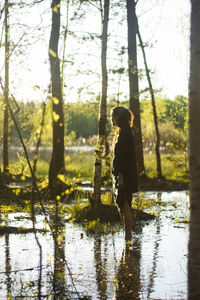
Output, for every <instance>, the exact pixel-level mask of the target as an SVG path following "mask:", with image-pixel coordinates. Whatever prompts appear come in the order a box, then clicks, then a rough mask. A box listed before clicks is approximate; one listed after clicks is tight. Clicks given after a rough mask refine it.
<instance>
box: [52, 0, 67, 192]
mask: <svg viewBox="0 0 200 300" xmlns="http://www.w3.org/2000/svg"><path fill="white" fill-rule="evenodd" d="M59 35H60V0H53V1H52V28H51V36H50V42H49V59H50V69H51V84H52V111H53V112H52V117H53V120H52V121H53V151H52V157H51V162H50V168H49V186H50V188H51V190H52V189H53V188H54V187H55V184H56V179H57V176H58V174H61V173H63V171H64V168H65V164H64V114H63V96H62V82H61V74H60V60H59V57H58V42H59Z"/></svg>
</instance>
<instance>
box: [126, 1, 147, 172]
mask: <svg viewBox="0 0 200 300" xmlns="http://www.w3.org/2000/svg"><path fill="white" fill-rule="evenodd" d="M126 7H127V23H128V73H129V93H130V95H129V105H130V110H131V111H132V112H133V114H134V131H135V139H136V157H137V165H138V173H139V175H145V167H144V157H143V146H142V130H141V120H140V103H139V87H138V68H137V44H136V34H137V17H136V12H135V7H136V2H135V0H126Z"/></svg>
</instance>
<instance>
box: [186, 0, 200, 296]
mask: <svg viewBox="0 0 200 300" xmlns="http://www.w3.org/2000/svg"><path fill="white" fill-rule="evenodd" d="M191 5H192V11H191V36H190V41H191V47H190V49H191V50H190V51H191V58H190V90H189V132H190V134H189V145H190V153H189V161H190V206H191V208H190V237H189V257H188V299H194V300H196V299H200V285H199V282H200V122H199V116H200V85H199V83H200V35H199V28H200V2H199V0H191Z"/></svg>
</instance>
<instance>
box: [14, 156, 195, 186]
mask: <svg viewBox="0 0 200 300" xmlns="http://www.w3.org/2000/svg"><path fill="white" fill-rule="evenodd" d="M144 164H145V170H146V175H147V176H148V177H150V178H155V177H156V176H157V174H156V156H155V154H154V153H153V154H149V153H146V152H144ZM161 165H162V175H163V176H164V177H165V178H166V179H173V180H182V181H187V182H188V180H189V179H188V161H186V157H185V154H184V153H181V152H179V153H175V154H163V153H162V154H161ZM48 171H49V161H47V160H42V159H40V160H39V161H38V163H37V173H36V174H37V177H38V178H40V179H44V178H45V177H47V176H48ZM10 173H11V174H13V175H22V176H30V171H29V168H28V165H27V163H26V160H25V159H24V158H22V157H20V160H19V161H16V162H15V163H12V164H10ZM93 173H94V153H93V152H83V151H79V152H74V153H73V152H69V153H68V154H67V156H65V174H64V175H65V177H66V178H67V179H68V180H69V181H70V180H71V181H80V182H81V181H84V180H90V181H93ZM104 173H105V167H104V164H103V167H102V174H103V175H104Z"/></svg>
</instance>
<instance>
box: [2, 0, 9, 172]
mask: <svg viewBox="0 0 200 300" xmlns="http://www.w3.org/2000/svg"><path fill="white" fill-rule="evenodd" d="M8 14H9V3H8V0H5V94H4V97H5V100H4V128H3V172H4V173H7V172H8V105H7V103H8V99H9V52H10V45H9V24H8Z"/></svg>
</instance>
